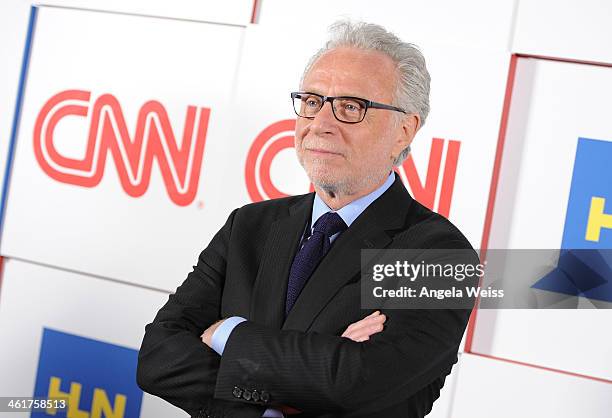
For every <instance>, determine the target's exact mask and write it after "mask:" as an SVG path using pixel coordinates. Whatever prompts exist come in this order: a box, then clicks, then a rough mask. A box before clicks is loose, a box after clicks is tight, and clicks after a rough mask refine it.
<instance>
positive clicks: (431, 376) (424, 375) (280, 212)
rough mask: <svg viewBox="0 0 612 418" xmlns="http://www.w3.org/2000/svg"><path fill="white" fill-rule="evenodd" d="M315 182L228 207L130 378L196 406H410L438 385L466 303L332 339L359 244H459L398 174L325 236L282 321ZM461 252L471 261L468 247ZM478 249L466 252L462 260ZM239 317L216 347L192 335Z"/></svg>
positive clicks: (453, 351) (324, 412)
mask: <svg viewBox="0 0 612 418" xmlns="http://www.w3.org/2000/svg"><path fill="white" fill-rule="evenodd" d="M313 199H314V194H313V193H310V194H306V195H300V196H292V197H287V198H282V199H275V200H269V201H265V202H259V203H254V204H249V205H246V206H244V207H242V208H239V209H236V210H234V211H233V212H232V213H231V214H230V216H229V218H228V220H227V222H226V223H225V225H224V226H223V227H222V228H221V230H219V232H218V233H217V234H216V235H215V236H214V238H213V239H212V241H211V242H210V244H209V246H208V247H207V248H206V249H205V250H204V251H202V253H201V254H200V256H199V259H198V262H197V265H196V266H194V269H193V271H192V272H191V273H189V275H188V276H187V279H186V280H185V281H184V282H183V284H182V285H181V286H180V287H178V289H177V290H176V292H175V293H174V294H172V295H170V297H169V299H168V302H167V303H166V304H165V305H164V306H163V307H162V308H161V310H160V311H159V312H158V314H157V316H156V317H155V319H154V320H153V322H152V323H151V324H148V325H147V326H146V328H145V330H146V332H145V336H144V339H143V342H142V346H141V348H140V352H139V357H138V373H137V381H138V384H139V386H140V387H141V388H142V389H143V390H145V391H147V392H149V393H151V394H154V395H157V396H160V397H161V398H163V399H165V400H167V401H168V402H170V403H172V404H174V405H176V406H177V407H179V408H181V409H183V410H184V411H186V412H187V413H189V414H190V415H192V416H195V417H207V416H214V417H253V418H255V417H261V415H262V413H263V411H264V410H265V409H266V408H267V407H274V406H275V405H279V404H280V405H288V406H291V407H293V408H296V409H299V410H301V411H303V413H302V414H299V415H296V417H299V418H311V417H318V418H331V417H347V418H348V417H385V418H392V417H403V418H412V417H422V416H424V415H425V414H427V413H428V412H429V411H430V410H431V407H432V404H433V402H434V400H436V399H437V398H438V397H439V394H440V389H441V388H442V386H443V384H444V380H445V377H446V375H448V373H450V371H451V367H452V365H453V364H454V363H455V362H456V361H457V351H458V346H459V343H460V341H461V337H462V334H463V332H464V329H465V326H466V324H467V321H468V317H469V314H470V312H471V311H470V310H468V309H463V310H442V309H436V310H425V309H389V310H385V309H383V310H382V312H383V313H384V314H386V316H387V321H386V323H385V329H384V330H383V331H382V332H380V333H377V334H375V335H373V336H372V337H371V338H370V340H369V341H366V342H362V343H358V342H353V341H351V340H349V339H347V338H343V337H340V335H341V334H342V332H343V331H344V330H345V329H346V327H347V326H348V325H349V324H351V323H353V322H356V321H358V320H360V319H362V318H363V317H364V316H366V315H368V314H369V313H371V312H372V310H371V309H370V310H362V309H361V293H360V250H361V249H368V248H373V249H377V248H380V249H383V248H417V249H421V248H441V249H446V248H466V249H471V248H472V247H471V246H470V244H469V242H468V241H467V239H466V238H465V237H464V236H463V235H462V234H461V232H460V231H459V230H458V229H457V228H456V227H455V226H454V225H452V224H451V223H450V222H449V221H448V220H447V219H446V218H444V217H442V216H440V215H438V214H436V213H434V212H432V211H430V210H429V209H427V208H425V207H424V206H422V205H421V204H419V203H418V202H416V201H415V200H414V199H412V197H411V196H410V194H409V193H408V191H407V190H406V189H405V188H404V186H403V184H402V182H401V181H400V179H399V176H397V175H396V179H395V182H394V183H393V185H392V186H391V187H390V188H389V189H388V190H387V191H386V192H385V193H384V194H383V195H381V196H380V197H379V198H378V199H377V200H375V201H374V202H373V203H372V204H371V205H370V206H369V207H368V208H367V209H366V210H365V211H364V212H363V213H362V214H361V215H360V216H359V217H358V218H357V219H356V220H355V221H354V223H353V224H352V225H351V226H350V228H348V229H347V230H346V231H345V232H343V233H342V234H341V235H340V236H339V237H338V238H337V239H336V240H335V242H334V243H333V245H332V247H331V250H330V251H329V253H328V254H327V255H326V256H325V258H324V259H323V260H322V261H321V263H320V264H319V266H318V267H317V269H316V270H315V271H314V273H313V275H312V276H311V277H310V279H309V281H308V282H307V284H306V285H305V287H304V289H303V290H302V293H301V294H300V296H299V298H298V299H297V301H296V303H295V305H294V306H293V308H292V310H291V312H290V313H289V315H288V316H287V318H286V320H285V319H284V306H285V295H286V289H287V281H288V275H289V268H290V266H291V262H292V260H293V257H294V255H295V253H296V251H297V248H298V245H299V242H300V239H301V235H302V232H303V231H304V229H305V227H306V225H307V222H308V221H309V219H310V216H311V210H312V204H313ZM472 253H473V258H472V259H471V260H469V261H470V262H478V261H477V256H476V253H475V252H474V251H473V250H472ZM474 260H476V261H474ZM233 315H239V316H242V317H244V318H247V319H248V321H246V322H243V323H241V324H239V325H238V326H237V327H236V328H235V329H234V331H233V332H232V334H231V335H230V337H229V339H228V341H227V345H226V347H225V351H224V353H223V356H219V355H218V354H217V353H215V352H214V351H213V350H212V349H210V348H209V347H208V346H206V345H205V344H203V343H202V342H201V340H200V335H201V334H202V332H203V331H204V330H205V329H206V328H207V327H208V326H210V325H211V324H212V323H214V322H215V321H216V320H218V319H220V318H226V317H229V316H233Z"/></svg>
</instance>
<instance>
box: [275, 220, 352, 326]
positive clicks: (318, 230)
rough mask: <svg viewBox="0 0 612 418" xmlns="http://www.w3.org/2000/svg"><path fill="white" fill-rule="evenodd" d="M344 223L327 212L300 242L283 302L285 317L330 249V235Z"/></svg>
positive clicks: (344, 226) (339, 229)
mask: <svg viewBox="0 0 612 418" xmlns="http://www.w3.org/2000/svg"><path fill="white" fill-rule="evenodd" d="M346 228H348V227H347V226H346V223H344V221H343V220H342V218H341V217H340V215H338V214H337V213H335V212H327V213H326V214H324V215H323V216H321V217H320V218H319V219H318V220H317V221H316V222H315V224H314V227H313V232H312V235H311V236H309V237H308V238H306V240H304V241H303V242H302V244H303V245H302V248H300V249H299V250H298V252H297V254H296V255H295V258H294V259H293V264H291V270H290V272H289V283H288V284H287V299H286V302H285V316H287V314H288V313H289V311H290V310H291V308H292V307H293V304H294V303H295V301H296V300H297V298H298V296H299V295H300V292H301V291H302V289H303V288H304V285H305V284H306V282H307V281H308V278H309V277H310V276H311V274H312V272H313V271H314V269H315V268H316V267H317V265H318V264H319V262H320V261H321V259H322V258H323V257H324V256H325V254H327V252H328V251H329V248H330V247H331V243H330V238H331V237H332V235H334V234H336V233H338V232H342V231H344V230H345V229H346Z"/></svg>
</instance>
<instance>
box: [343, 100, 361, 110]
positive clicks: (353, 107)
mask: <svg viewBox="0 0 612 418" xmlns="http://www.w3.org/2000/svg"><path fill="white" fill-rule="evenodd" d="M360 109H361V106H359V105H358V104H357V103H352V102H348V103H345V104H344V110H346V111H347V112H359V110H360Z"/></svg>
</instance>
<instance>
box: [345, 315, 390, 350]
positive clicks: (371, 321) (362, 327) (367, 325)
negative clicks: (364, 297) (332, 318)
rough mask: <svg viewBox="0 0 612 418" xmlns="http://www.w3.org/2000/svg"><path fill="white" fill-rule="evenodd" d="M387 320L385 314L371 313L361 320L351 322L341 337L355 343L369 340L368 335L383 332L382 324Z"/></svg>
mask: <svg viewBox="0 0 612 418" xmlns="http://www.w3.org/2000/svg"><path fill="white" fill-rule="evenodd" d="M386 320H387V317H386V316H385V314H381V313H380V311H375V312H372V313H371V314H370V315H368V316H366V317H365V318H363V319H362V320H359V321H357V322H353V323H352V324H351V325H349V326H348V327H347V328H346V330H345V331H344V332H343V333H342V337H346V338H349V339H351V340H353V341H355V342H358V343H360V342H363V341H367V340H369V339H370V335H373V334H376V333H377V332H380V331H382V330H383V324H384V323H385V321H386Z"/></svg>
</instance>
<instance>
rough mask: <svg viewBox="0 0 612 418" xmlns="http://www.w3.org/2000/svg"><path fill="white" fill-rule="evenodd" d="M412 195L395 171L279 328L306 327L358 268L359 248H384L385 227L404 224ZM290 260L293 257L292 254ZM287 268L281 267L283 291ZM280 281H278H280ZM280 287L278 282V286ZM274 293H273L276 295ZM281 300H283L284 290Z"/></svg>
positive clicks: (335, 246)
mask: <svg viewBox="0 0 612 418" xmlns="http://www.w3.org/2000/svg"><path fill="white" fill-rule="evenodd" d="M412 201H413V200H412V197H411V196H410V194H409V193H408V191H407V190H406V189H405V187H404V185H403V184H402V182H401V180H400V178H399V176H397V175H396V178H395V182H394V183H393V185H392V186H391V187H390V188H389V189H388V190H387V191H386V192H385V193H383V194H382V195H381V196H380V197H379V198H378V199H376V200H375V201H374V202H372V204H371V205H370V206H368V208H366V210H365V211H364V212H363V213H362V214H361V215H359V217H358V218H357V219H356V220H355V222H353V224H352V225H351V226H350V227H349V228H348V229H347V230H346V231H345V232H344V233H342V234H341V235H340V236H339V237H338V239H336V240H335V241H334V243H333V245H332V247H331V249H330V251H329V253H328V254H327V255H326V256H325V257H324V258H323V260H321V263H320V264H319V266H318V267H317V268H316V270H315V271H314V272H313V274H312V276H311V277H310V279H309V280H308V282H307V283H306V285H305V286H304V289H302V292H301V293H300V296H299V297H298V299H297V301H296V302H295V305H293V308H292V309H291V311H290V312H289V315H288V316H287V319H286V320H285V322H284V324H283V327H282V329H284V330H287V329H296V330H301V331H306V330H307V329H308V328H309V327H310V325H311V324H312V322H313V321H314V318H315V317H316V316H317V315H318V313H319V312H320V311H321V310H322V309H323V308H324V307H325V305H327V303H329V301H330V299H331V298H332V297H333V296H334V295H335V294H336V293H337V292H338V290H340V288H342V286H344V285H345V284H346V283H347V282H348V281H349V280H350V279H352V278H353V277H354V276H355V275H356V274H359V271H360V268H361V251H360V250H361V249H367V248H373V249H374V248H380V249H383V248H385V247H386V246H388V245H389V244H390V243H391V241H392V238H391V237H392V235H390V234H389V233H388V232H387V231H392V230H397V229H400V228H402V227H403V226H404V223H405V219H406V214H407V212H408V211H409V210H410V207H411V204H412ZM291 260H292V258H291ZM288 271H289V270H288V268H287V270H286V272H285V271H283V273H284V276H283V277H282V280H283V281H284V287H283V291H285V292H286V288H287V283H286V282H287V277H288ZM279 285H280V283H279ZM279 287H280V286H279ZM275 297H276V295H275ZM282 300H283V304H284V301H285V298H284V293H283V298H282Z"/></svg>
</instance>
